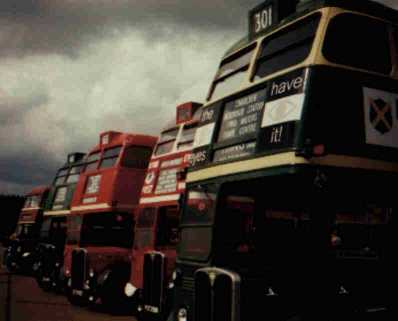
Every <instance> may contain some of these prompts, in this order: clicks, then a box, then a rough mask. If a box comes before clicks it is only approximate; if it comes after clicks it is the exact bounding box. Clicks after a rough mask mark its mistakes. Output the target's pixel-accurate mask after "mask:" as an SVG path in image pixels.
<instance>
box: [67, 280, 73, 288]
mask: <svg viewBox="0 0 398 321" xmlns="http://www.w3.org/2000/svg"><path fill="white" fill-rule="evenodd" d="M71 286H72V279H71V278H69V279H68V288H70V287H71Z"/></svg>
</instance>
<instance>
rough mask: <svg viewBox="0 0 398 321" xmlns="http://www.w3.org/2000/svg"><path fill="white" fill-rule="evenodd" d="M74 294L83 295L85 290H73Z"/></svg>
mask: <svg viewBox="0 0 398 321" xmlns="http://www.w3.org/2000/svg"><path fill="white" fill-rule="evenodd" d="M72 294H73V295H77V296H83V291H82V290H72Z"/></svg>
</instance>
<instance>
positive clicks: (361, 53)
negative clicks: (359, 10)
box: [323, 13, 392, 74]
mask: <svg viewBox="0 0 398 321" xmlns="http://www.w3.org/2000/svg"><path fill="white" fill-rule="evenodd" d="M389 43H390V41H389V35H388V26H387V24H386V23H384V22H382V21H379V20H375V19H372V18H369V17H365V16H360V15H356V14H352V13H343V14H340V15H338V16H336V17H334V18H333V19H332V20H331V21H330V23H329V27H328V29H327V32H326V36H325V42H324V46H323V54H324V56H325V57H326V59H328V60H329V61H330V62H333V63H337V64H341V65H346V66H350V67H355V68H360V69H365V70H369V71H374V72H379V73H383V74H389V73H390V72H391V68H392V66H391V51H390V46H389Z"/></svg>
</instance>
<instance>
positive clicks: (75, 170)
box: [66, 166, 83, 183]
mask: <svg viewBox="0 0 398 321" xmlns="http://www.w3.org/2000/svg"><path fill="white" fill-rule="evenodd" d="M82 168H83V166H73V167H72V168H71V170H70V172H69V176H68V178H67V179H66V183H76V182H77V181H78V180H79V175H80V172H81V170H82Z"/></svg>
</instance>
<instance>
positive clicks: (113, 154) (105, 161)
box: [100, 146, 122, 168]
mask: <svg viewBox="0 0 398 321" xmlns="http://www.w3.org/2000/svg"><path fill="white" fill-rule="evenodd" d="M121 149H122V147H121V146H118V147H114V148H109V149H106V150H105V151H104V154H103V155H102V160H101V165H100V168H109V167H112V166H114V165H115V164H116V162H117V159H118V158H119V153H120V151H121Z"/></svg>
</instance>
